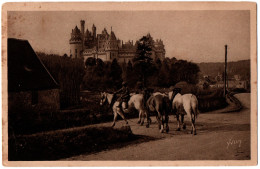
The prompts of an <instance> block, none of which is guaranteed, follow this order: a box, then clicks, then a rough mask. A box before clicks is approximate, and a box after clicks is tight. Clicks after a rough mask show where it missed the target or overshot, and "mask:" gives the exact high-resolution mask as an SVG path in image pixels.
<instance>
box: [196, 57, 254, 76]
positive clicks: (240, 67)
mask: <svg viewBox="0 0 260 169" xmlns="http://www.w3.org/2000/svg"><path fill="white" fill-rule="evenodd" d="M198 66H199V68H200V71H201V73H202V75H209V76H212V77H215V76H217V75H218V73H222V72H224V62H209V63H204V62H202V63H198ZM227 74H228V76H229V77H233V76H234V75H236V74H238V75H240V76H241V78H242V79H243V80H250V60H240V61H236V62H228V64H227Z"/></svg>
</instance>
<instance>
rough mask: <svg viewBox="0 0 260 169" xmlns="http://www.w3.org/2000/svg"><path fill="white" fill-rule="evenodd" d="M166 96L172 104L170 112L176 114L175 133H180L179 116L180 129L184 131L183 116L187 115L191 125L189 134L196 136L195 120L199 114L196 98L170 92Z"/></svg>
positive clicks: (191, 95) (190, 95) (177, 92)
mask: <svg viewBox="0 0 260 169" xmlns="http://www.w3.org/2000/svg"><path fill="white" fill-rule="evenodd" d="M174 95H175V96H174ZM168 96H169V99H170V100H171V102H172V110H173V111H175V112H176V118H177V121H178V129H177V131H180V120H179V115H181V123H182V128H183V129H186V125H185V123H184V115H186V114H188V115H189V116H190V121H191V125H192V129H191V134H193V135H196V127H195V119H196V118H197V117H198V114H199V110H198V99H197V97H196V96H195V95H193V94H184V95H181V94H180V93H179V91H171V92H169V94H168ZM173 97H174V98H173Z"/></svg>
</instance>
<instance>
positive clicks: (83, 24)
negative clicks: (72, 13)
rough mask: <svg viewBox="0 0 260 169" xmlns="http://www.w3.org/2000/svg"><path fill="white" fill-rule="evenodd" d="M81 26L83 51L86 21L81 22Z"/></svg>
mask: <svg viewBox="0 0 260 169" xmlns="http://www.w3.org/2000/svg"><path fill="white" fill-rule="evenodd" d="M80 25H81V29H80V32H81V39H82V50H84V40H85V21H84V20H81V21H80Z"/></svg>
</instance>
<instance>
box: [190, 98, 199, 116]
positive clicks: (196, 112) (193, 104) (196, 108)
mask: <svg viewBox="0 0 260 169" xmlns="http://www.w3.org/2000/svg"><path fill="white" fill-rule="evenodd" d="M191 108H192V111H193V114H194V116H195V118H198V115H199V114H200V111H199V104H198V99H197V97H196V96H195V95H191Z"/></svg>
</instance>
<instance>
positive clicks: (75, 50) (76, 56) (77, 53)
mask: <svg viewBox="0 0 260 169" xmlns="http://www.w3.org/2000/svg"><path fill="white" fill-rule="evenodd" d="M77 54H78V53H77V49H75V57H77Z"/></svg>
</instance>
